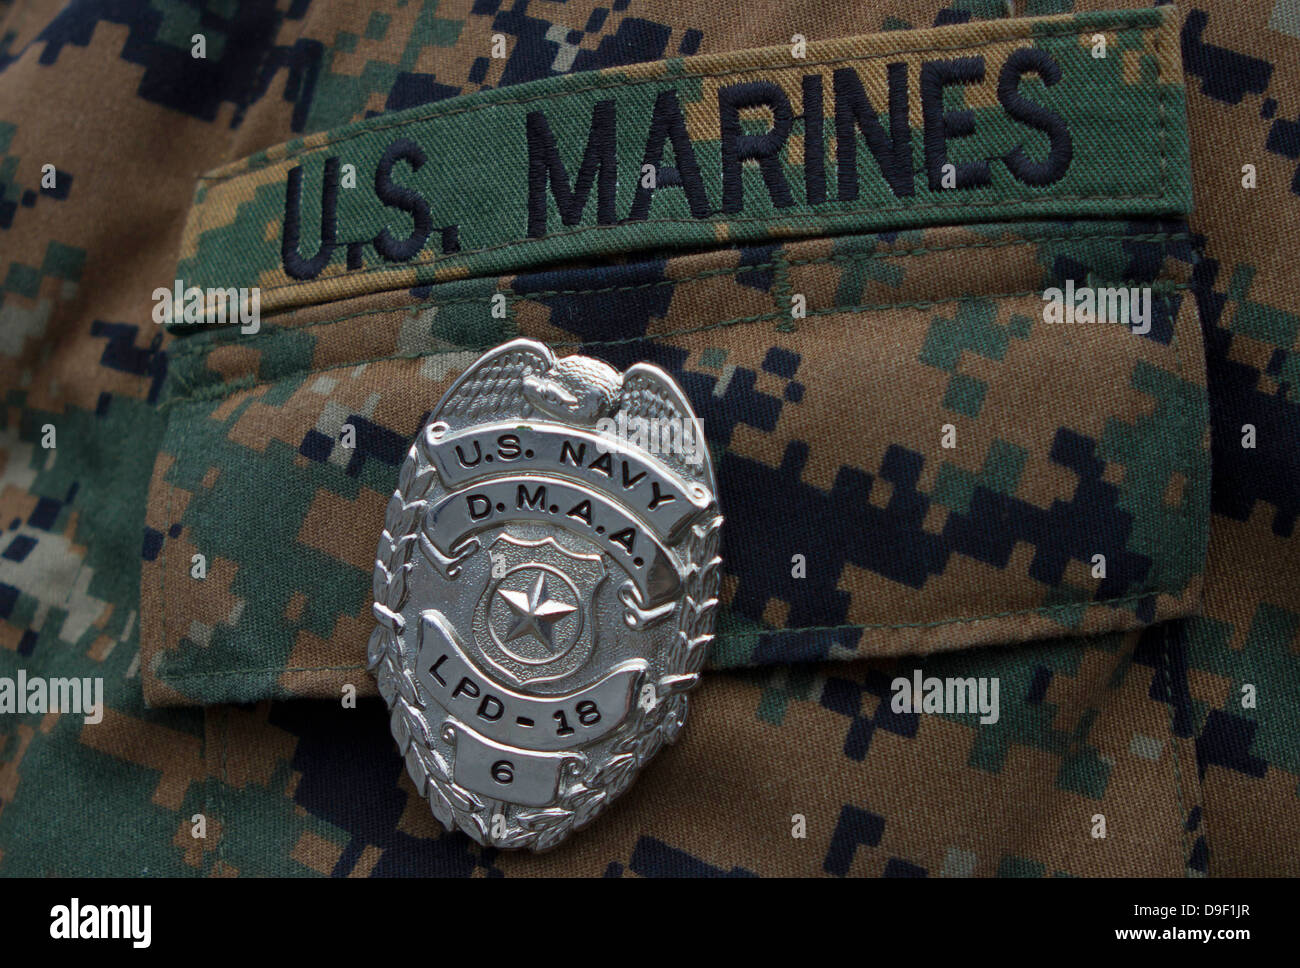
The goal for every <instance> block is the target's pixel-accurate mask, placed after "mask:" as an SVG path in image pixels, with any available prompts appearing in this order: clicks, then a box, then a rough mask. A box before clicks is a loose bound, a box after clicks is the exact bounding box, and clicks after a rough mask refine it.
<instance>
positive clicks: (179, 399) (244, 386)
mask: <svg viewBox="0 0 1300 968" xmlns="http://www.w3.org/2000/svg"><path fill="white" fill-rule="evenodd" d="M1113 281H1114V282H1116V283H1130V282H1143V283H1144V284H1147V285H1150V284H1151V283H1152V281H1153V280H1132V279H1129V280H1124V279H1120V280H1113ZM1154 281H1156V282H1161V283H1163V285H1164V287H1165V288H1167V289H1174V290H1177V289H1188V288H1190V285H1191V284H1190V283H1186V282H1172V281H1169V280H1154ZM1041 292H1042V290H1041V289H1024V290H1021V291H1019V292H999V293H979V294H977V295H967V296H951V297H947V298H944V299H924V300H918V301H915V302H892V303H879V304H857V305H848V306H827V307H824V308H822V309H810V310H808V313H807V317H806V318H809V319H811V318H812V317H814V316H829V315H834V314H836V313H860V312H874V311H878V310H884V309H926V308H929V307H931V306H942V305H945V304H947V303H953V302H961V301H962V300H965V299H1014V298H1019V297H1021V296H1036V295H1039V294H1041ZM785 317H786V313H785V312H766V313H759V314H757V315H754V316H741V317H738V318H735V319H724V320H721V321H719V322H715V323H705V324H703V325H700V326H691V327H688V328H686V329H674V330H668V331H667V332H662V333H647V334H646V335H644V336H629V337H627V338H625V339H614V340H587V341H585V342H584V341H565V342H552V343H549V344H548V345H549V346H551V347H552V348H553V349H569V348H577V347H584V346H585V347H592V346H625V345H627V344H630V343H642V342H648V341H653V340H663V339H667V338H668V337H670V336H686V335H690V334H692V333H703V332H708V331H710V330H714V329H722V328H724V327H727V326H737V325H749V324H752V323H761V322H768V321H771V320H776V319H784V318H785ZM495 345H497V344H496V343H491V344H486V345H484V346H481V347H469V348H459V349H454V350H433V351H430V352H424V353H397V354H393V355H389V356H376V357H373V358H370V359H365V360H351V361H349V362H347V363H336V364H332V365H330V366H323V367H317V368H314V369H308V370H295V371H294V372H292V373H287V374H285V375H284V376H279V377H276V378H275V379H273V380H263V381H261V382H258V381H255V380H253V379H252V378H251V376H250V377H248V378H247V379H242V380H234V381H231V382H230V383H223V384H216V385H214V386H213V387H211V391H212V392H210V393H209V392H207V389H208V388H204V389H200V390H199V391H196V392H195V393H193V394H191V395H189V396H176V397H172V398H171V399H169V400H168V401H167V402H166V403H165V404H162V407H161V408H160V409H170V408H172V407H175V406H180V405H182V404H186V403H210V402H212V401H214V400H224V399H226V398H227V397H230V396H234V394H236V393H240V392H242V391H245V390H256V389H258V388H260V387H265V386H274V385H275V384H277V383H284V382H286V381H288V380H295V379H298V378H300V377H303V376H307V375H312V374H317V373H328V372H330V371H332V370H348V369H352V368H354V367H358V366H368V365H370V364H371V363H386V362H388V361H391V360H421V359H426V358H427V357H431V356H447V355H449V354H451V353H474V352H481V351H482V350H486V349H490V348H491V347H492V346H495Z"/></svg>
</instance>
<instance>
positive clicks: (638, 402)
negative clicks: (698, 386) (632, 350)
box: [619, 363, 714, 487]
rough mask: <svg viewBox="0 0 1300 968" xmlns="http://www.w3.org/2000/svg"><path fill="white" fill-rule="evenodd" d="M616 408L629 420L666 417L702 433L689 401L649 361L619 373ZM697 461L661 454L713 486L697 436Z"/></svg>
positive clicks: (710, 466)
mask: <svg viewBox="0 0 1300 968" xmlns="http://www.w3.org/2000/svg"><path fill="white" fill-rule="evenodd" d="M619 409H621V410H622V411H623V412H624V413H625V414H627V418H628V420H629V422H630V421H631V420H632V419H633V418H635V417H643V418H645V419H646V420H658V419H662V418H668V419H672V420H678V421H682V422H686V421H694V423H695V428H696V429H695V432H696V433H697V434H702V432H703V421H701V420H700V418H699V417H697V416H696V415H695V411H694V410H693V409H692V408H691V403H690V401H689V400H687V399H686V395H685V394H684V393H683V392H682V390H681V388H680V387H679V386H677V384H676V383H674V382H673V380H672V379H671V378H670V377H669V376H668V374H666V373H664V371H663V370H661V369H659V367H657V366H654V365H653V364H650V363H635V364H633V365H632V366H629V367H628V368H627V372H626V373H624V374H623V392H622V395H621V396H620V397H619ZM699 439H700V447H701V458H702V459H701V463H699V464H693V463H690V462H687V461H684V460H682V459H681V456H680V455H671V454H665V455H663V457H662V459H664V460H666V461H667V462H668V463H669V464H671V465H672V466H673V469H674V470H676V471H678V472H679V473H684V474H685V475H686V477H688V478H690V479H692V480H695V481H697V482H704V483H707V484H708V485H709V486H710V487H712V486H713V480H714V477H713V463H712V461H711V460H710V458H709V449H708V448H707V447H705V446H704V445H703V437H702V436H701V437H700V438H699Z"/></svg>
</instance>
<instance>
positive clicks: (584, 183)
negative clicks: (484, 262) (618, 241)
mask: <svg viewBox="0 0 1300 968" xmlns="http://www.w3.org/2000/svg"><path fill="white" fill-rule="evenodd" d="M525 127H526V132H527V138H528V234H529V235H530V236H532V237H533V238H535V239H536V238H541V237H542V236H544V235H545V234H546V182H547V180H548V179H549V181H550V183H551V194H552V195H554V196H555V206H556V208H558V209H559V210H560V221H561V222H562V223H563V224H565V225H578V224H579V223H580V222H581V221H582V212H583V209H585V208H586V207H587V196H588V195H590V194H591V185H592V182H593V181H595V182H596V222H597V224H599V225H613V224H614V223H616V222H617V221H618V218H617V216H616V215H615V212H614V191H615V188H616V187H617V185H618V171H617V166H618V157H617V154H616V142H615V133H616V129H615V115H614V101H613V100H608V101H597V102H596V105H595V107H594V108H592V111H591V130H590V133H589V134H588V135H587V149H586V151H584V152H583V155H582V164H581V166H580V167H579V168H578V178H577V180H576V181H575V182H574V183H573V188H572V189H570V187H569V173H568V171H566V170H565V167H564V162H563V161H562V160H561V159H560V152H559V149H558V148H557V147H556V144H555V135H554V134H552V133H551V126H550V124H549V123H548V122H547V120H546V115H544V114H543V113H542V112H541V111H532V112H530V113H529V115H528V118H527V120H526V122H525ZM598 172H599V176H598V175H597V173H598Z"/></svg>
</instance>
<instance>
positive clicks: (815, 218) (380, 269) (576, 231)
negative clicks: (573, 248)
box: [199, 192, 1164, 292]
mask: <svg viewBox="0 0 1300 968" xmlns="http://www.w3.org/2000/svg"><path fill="white" fill-rule="evenodd" d="M1163 197H1164V196H1162V195H1137V194H1129V195H1116V194H1114V193H1113V192H1106V193H1104V194H1101V195H1050V196H1044V197H1041V198H1013V199H987V200H983V201H979V200H973V201H963V200H961V199H960V198H958V199H953V200H951V201H949V200H944V201H937V202H916V203H906V202H900V203H897V204H885V203H878V204H867V205H863V206H860V207H857V208H851V209H849V210H847V211H843V212H819V213H813V214H808V213H799V214H798V215H797V216H782V215H753V216H749V215H746V216H733V217H731V218H722V219H718V218H707V219H688V218H661V219H641V220H639V221H636V222H627V223H616V224H614V225H584V226H578V227H577V228H572V229H565V230H561V231H556V232H550V233H548V234H546V235H544V236H542V237H541V238H536V239H512V240H511V241H509V242H500V243H497V244H496V245H488V246H484V247H482V248H479V249H465V250H462V251H460V252H457V253H455V254H453V255H433V256H430V257H429V258H427V259H418V260H416V259H412V260H411V261H409V262H402V263H400V264H394V265H378V266H372V267H371V268H369V269H357V270H351V271H347V272H343V273H340V274H339V275H336V276H329V277H328V278H326V279H311V280H307V281H304V282H284V283H280V284H279V285H276V286H262V292H278V291H280V290H282V289H301V288H307V287H310V286H319V285H321V284H322V283H324V282H328V281H331V280H334V279H345V280H351V279H363V278H366V277H368V276H372V275H379V274H381V273H385V272H389V273H391V272H403V271H406V270H409V269H412V268H416V267H419V266H428V265H434V264H436V263H439V262H442V263H448V264H450V265H452V266H455V265H463V264H464V263H465V261H466V259H467V258H468V257H469V256H477V255H483V254H484V253H486V252H500V251H504V250H506V249H514V248H518V247H520V246H526V245H536V244H537V243H539V242H545V241H547V240H549V239H563V238H568V237H570V236H574V235H581V234H583V233H588V232H608V231H614V230H617V229H626V228H628V227H629V226H636V225H744V224H748V223H751V222H759V223H763V224H767V225H770V224H773V223H778V224H781V225H788V224H791V223H797V222H798V221H799V220H800V219H807V220H809V222H810V223H811V224H810V225H809V226H808V232H809V233H816V232H821V231H826V228H827V227H826V226H825V225H823V224H821V223H823V222H830V221H832V220H835V219H856V218H860V217H861V216H862V215H864V214H869V213H871V212H901V211H908V212H913V211H927V210H940V211H943V210H949V209H954V208H956V209H967V208H1000V209H1003V210H1007V211H1012V210H1016V209H1021V208H1028V209H1029V210H1030V212H1031V214H1032V213H1033V212H1034V211H1037V210H1038V209H1041V208H1042V207H1043V206H1044V205H1046V204H1048V203H1053V202H1096V201H1109V202H1119V201H1136V200H1143V199H1159V198H1163ZM985 221H987V219H985ZM199 234H200V235H202V234H203V230H202V229H200V230H199ZM769 236H770V233H769ZM697 241H698V240H694V239H686V240H684V244H694V243H695V242H697Z"/></svg>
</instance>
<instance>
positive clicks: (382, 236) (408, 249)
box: [349, 138, 433, 262]
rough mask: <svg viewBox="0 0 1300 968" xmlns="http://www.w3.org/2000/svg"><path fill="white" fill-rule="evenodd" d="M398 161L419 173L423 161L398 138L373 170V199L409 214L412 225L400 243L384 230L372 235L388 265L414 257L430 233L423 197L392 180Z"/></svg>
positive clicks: (407, 140)
mask: <svg viewBox="0 0 1300 968" xmlns="http://www.w3.org/2000/svg"><path fill="white" fill-rule="evenodd" d="M399 161H405V162H406V163H407V164H408V165H410V166H411V170H412V171H419V170H420V168H421V167H422V166H423V165H424V162H425V157H424V151H423V149H421V148H420V146H419V145H417V144H416V143H415V142H414V141H412V140H411V139H410V138H398V139H397V140H396V141H394V142H393V143H392V144H391V145H389V146H388V148H387V150H385V151H384V155H383V157H382V158H380V159H379V166H378V167H377V168H376V169H375V196H376V197H377V198H378V199H379V200H380V201H381V202H383V203H384V204H385V205H388V206H389V207H391V208H400V209H402V210H403V211H406V212H409V213H410V214H411V218H412V220H413V221H414V223H415V225H414V227H413V228H412V229H411V234H410V235H409V236H408V237H407V238H405V239H402V240H401V241H398V240H397V239H394V238H393V236H392V233H390V232H389V231H388V228H387V227H384V228H382V229H380V230H379V234H378V235H376V236H375V251H376V252H378V253H379V254H380V255H381V256H383V257H384V258H385V259H387V260H388V261H389V262H405V261H406V260H407V259H410V258H413V257H414V256H415V254H416V253H417V252H419V251H420V250H421V249H422V248H424V243H425V242H427V241H428V240H429V234H430V233H431V232H432V231H433V216H432V215H431V214H430V213H429V203H428V202H427V201H425V200H424V196H422V195H421V194H420V193H419V192H417V191H415V189H413V188H406V187H405V186H403V185H398V184H397V183H395V182H394V181H393V166H394V165H395V164H397V162H399ZM350 255H351V252H350V251H349V256H350Z"/></svg>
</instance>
